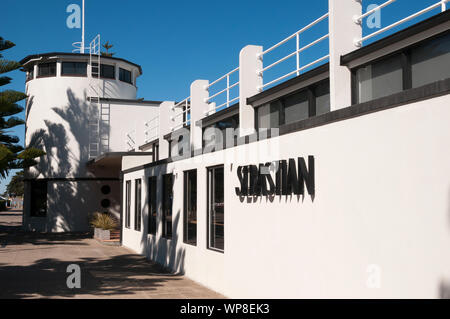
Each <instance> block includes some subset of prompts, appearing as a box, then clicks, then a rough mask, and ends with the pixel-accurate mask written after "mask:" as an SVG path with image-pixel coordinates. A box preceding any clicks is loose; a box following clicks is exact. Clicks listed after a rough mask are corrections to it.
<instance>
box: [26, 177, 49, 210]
mask: <svg viewBox="0 0 450 319" xmlns="http://www.w3.org/2000/svg"><path fill="white" fill-rule="evenodd" d="M36 188H38V189H39V190H40V191H41V192H42V193H41V194H36V193H34V192H33V190H34V189H36ZM37 195H39V196H42V197H45V200H43V201H42V202H43V206H44V207H43V209H44V210H45V213H44V214H39V213H36V212H35V205H34V202H35V196H37ZM39 209H41V208H39ZM47 214H48V182H47V181H46V180H34V181H31V182H30V217H31V218H47Z"/></svg>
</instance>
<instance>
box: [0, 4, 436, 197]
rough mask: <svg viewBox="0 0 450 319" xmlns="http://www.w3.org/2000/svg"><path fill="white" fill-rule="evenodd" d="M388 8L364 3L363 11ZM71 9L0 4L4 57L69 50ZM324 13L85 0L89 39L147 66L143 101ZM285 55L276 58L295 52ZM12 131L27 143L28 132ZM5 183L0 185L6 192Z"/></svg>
mask: <svg viewBox="0 0 450 319" xmlns="http://www.w3.org/2000/svg"><path fill="white" fill-rule="evenodd" d="M342 1H344V0H342ZM345 1H347V0H345ZM352 1H353V0H352ZM384 2H385V0H369V1H368V0H364V1H363V6H364V8H367V6H368V5H370V4H381V3H384ZM436 2H437V0H398V1H397V2H396V3H394V4H392V5H391V6H388V7H387V8H385V9H383V10H382V20H381V21H382V27H384V26H386V25H388V24H390V23H392V22H394V21H397V20H399V19H401V18H404V17H406V16H408V15H409V14H411V13H414V12H417V11H419V10H421V9H423V8H425V7H427V6H429V5H431V4H433V3H436ZM70 4H79V5H81V0H40V1H36V0H1V5H0V7H1V19H0V36H2V37H3V38H5V39H8V40H10V41H13V42H14V43H16V45H17V46H16V47H15V48H13V49H10V50H7V51H5V52H4V55H5V57H7V58H9V59H14V60H21V59H22V58H23V57H25V56H27V55H29V54H36V53H45V52H70V51H72V49H73V48H72V46H71V44H72V43H73V42H76V41H80V40H81V31H80V30H79V29H69V28H68V27H67V26H66V19H67V17H68V15H69V14H68V13H66V8H67V6H68V5H70ZM327 11H328V0H313V1H310V0H301V1H300V0H296V1H294V0H277V1H274V0H227V1H217V0H209V1H207V0H191V1H181V0H172V1H151V0H146V1H144V0H128V1H122V0H86V40H87V42H89V41H90V40H91V39H92V38H93V37H94V36H95V35H96V34H101V37H102V42H103V43H104V42H105V41H109V42H110V43H112V44H114V48H113V49H112V50H111V51H112V52H115V53H116V56H117V57H121V58H125V59H127V60H130V61H132V62H134V63H137V64H140V65H141V66H142V68H143V71H144V75H143V76H142V77H140V78H139V80H138V87H139V91H138V97H143V98H145V99H149V100H181V99H183V98H185V97H187V96H189V86H190V84H191V83H192V82H193V81H194V80H196V79H207V80H215V79H216V78H218V77H219V76H221V75H223V74H225V73H227V72H228V71H230V70H232V69H234V68H236V67H237V66H238V57H239V51H240V50H241V49H242V48H243V47H244V46H245V45H248V44H257V45H262V46H264V48H266V49H267V48H269V47H270V46H271V45H273V44H275V43H277V42H279V41H281V40H282V39H284V38H285V37H287V36H289V35H291V34H292V33H294V32H296V31H297V30H299V29H300V28H302V27H303V26H305V25H306V24H308V23H309V22H311V21H313V20H315V19H316V18H318V17H320V16H321V15H323V14H325V13H326V12H327ZM437 12H438V11H436V10H435V11H434V12H433V13H437ZM428 16H430V14H427V15H425V16H423V17H422V18H420V19H424V18H426V17H428ZM420 19H419V20H420ZM417 21H418V20H415V22H417ZM405 26H406V25H404V26H403V27H405ZM365 29H367V28H365ZM367 32H370V31H368V30H365V33H367ZM324 34H326V22H325V24H323V25H319V26H318V27H317V30H315V31H314V32H312V33H311V34H309V35H305V37H306V39H304V41H305V44H307V41H308V39H310V41H312V40H314V39H315V38H317V36H321V35H324ZM325 45H326V43H325ZM294 48H295V47H294ZM287 49H288V50H287V51H283V50H284V49H281V50H280V51H279V54H281V56H282V54H283V52H285V54H287V53H290V52H292V51H293V50H292V47H290V48H287ZM323 49H324V47H323V46H322V47H320V46H319V47H318V48H317V49H314V50H311V52H309V53H307V55H306V57H305V59H304V60H303V62H305V63H307V62H308V61H309V62H311V61H313V60H314V59H313V57H314V56H316V58H318V57H320V56H321V55H320V54H321V52H319V51H320V50H323ZM322 55H324V54H322ZM275 57H276V55H274V56H273V58H275ZM264 62H265V64H266V63H267V61H266V60H265V61H264ZM266 65H267V64H266ZM8 76H10V77H12V78H13V83H12V84H11V85H8V86H6V87H3V88H2V89H4V88H8V89H14V90H18V91H24V81H25V75H24V73H23V72H20V71H16V72H13V73H10V74H8ZM21 116H22V117H23V116H24V115H23V114H22V115H21ZM14 133H15V134H17V135H18V136H19V137H20V138H21V139H22V141H23V136H24V127H23V126H22V127H19V128H17V129H15V130H14ZM8 181H9V178H8V179H6V180H0V192H1V193H3V191H4V189H5V185H6V184H7V183H8Z"/></svg>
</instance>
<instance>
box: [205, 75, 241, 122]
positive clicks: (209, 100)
mask: <svg viewBox="0 0 450 319" xmlns="http://www.w3.org/2000/svg"><path fill="white" fill-rule="evenodd" d="M239 70H240V67H237V68H236V69H234V70H232V71H230V72H228V73H226V74H225V75H223V76H221V77H220V78H218V79H217V80H215V81H213V82H211V83H210V84H209V85H207V86H206V87H205V89H207V90H208V91H209V89H210V88H211V87H212V86H213V85H215V84H217V83H219V82H221V81H222V80H225V79H226V80H227V86H226V87H225V89H223V90H221V91H219V92H217V93H215V94H213V95H211V96H209V97H208V98H206V99H205V102H206V103H213V102H212V100H213V99H214V98H216V97H218V96H220V95H222V94H224V93H226V94H227V97H226V102H225V103H223V104H221V105H220V106H217V107H214V108H213V109H212V110H209V111H205V115H209V114H210V113H211V112H213V111H216V110H217V109H219V108H221V107H224V106H226V107H227V108H228V107H230V105H231V103H233V102H235V101H236V100H239V96H238V97H236V98H233V99H231V98H230V91H231V89H233V88H235V87H237V86H239V84H240V82H239V81H238V82H236V83H234V84H231V85H230V76H231V75H232V74H234V73H236V72H238V71H239Z"/></svg>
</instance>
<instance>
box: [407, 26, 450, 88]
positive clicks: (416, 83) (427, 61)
mask: <svg viewBox="0 0 450 319" xmlns="http://www.w3.org/2000/svg"><path fill="white" fill-rule="evenodd" d="M411 65H412V70H411V73H412V87H413V88H417V87H420V86H422V85H426V84H429V83H433V82H436V81H439V80H445V79H448V78H450V33H449V34H446V35H444V36H439V37H437V38H435V39H432V40H430V41H428V42H426V43H424V44H422V45H420V46H417V47H415V48H413V49H412V50H411Z"/></svg>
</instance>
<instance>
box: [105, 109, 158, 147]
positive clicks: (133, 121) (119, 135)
mask: <svg viewBox="0 0 450 319" xmlns="http://www.w3.org/2000/svg"><path fill="white" fill-rule="evenodd" d="M110 114H111V122H110V151H111V152H123V151H127V145H126V134H128V133H130V132H131V131H133V130H135V131H136V132H137V134H135V135H134V138H135V142H136V149H138V148H139V146H142V145H144V144H145V134H143V132H144V130H145V123H147V122H148V121H150V120H152V119H153V118H155V117H156V116H158V114H159V105H132V104H110Z"/></svg>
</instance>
